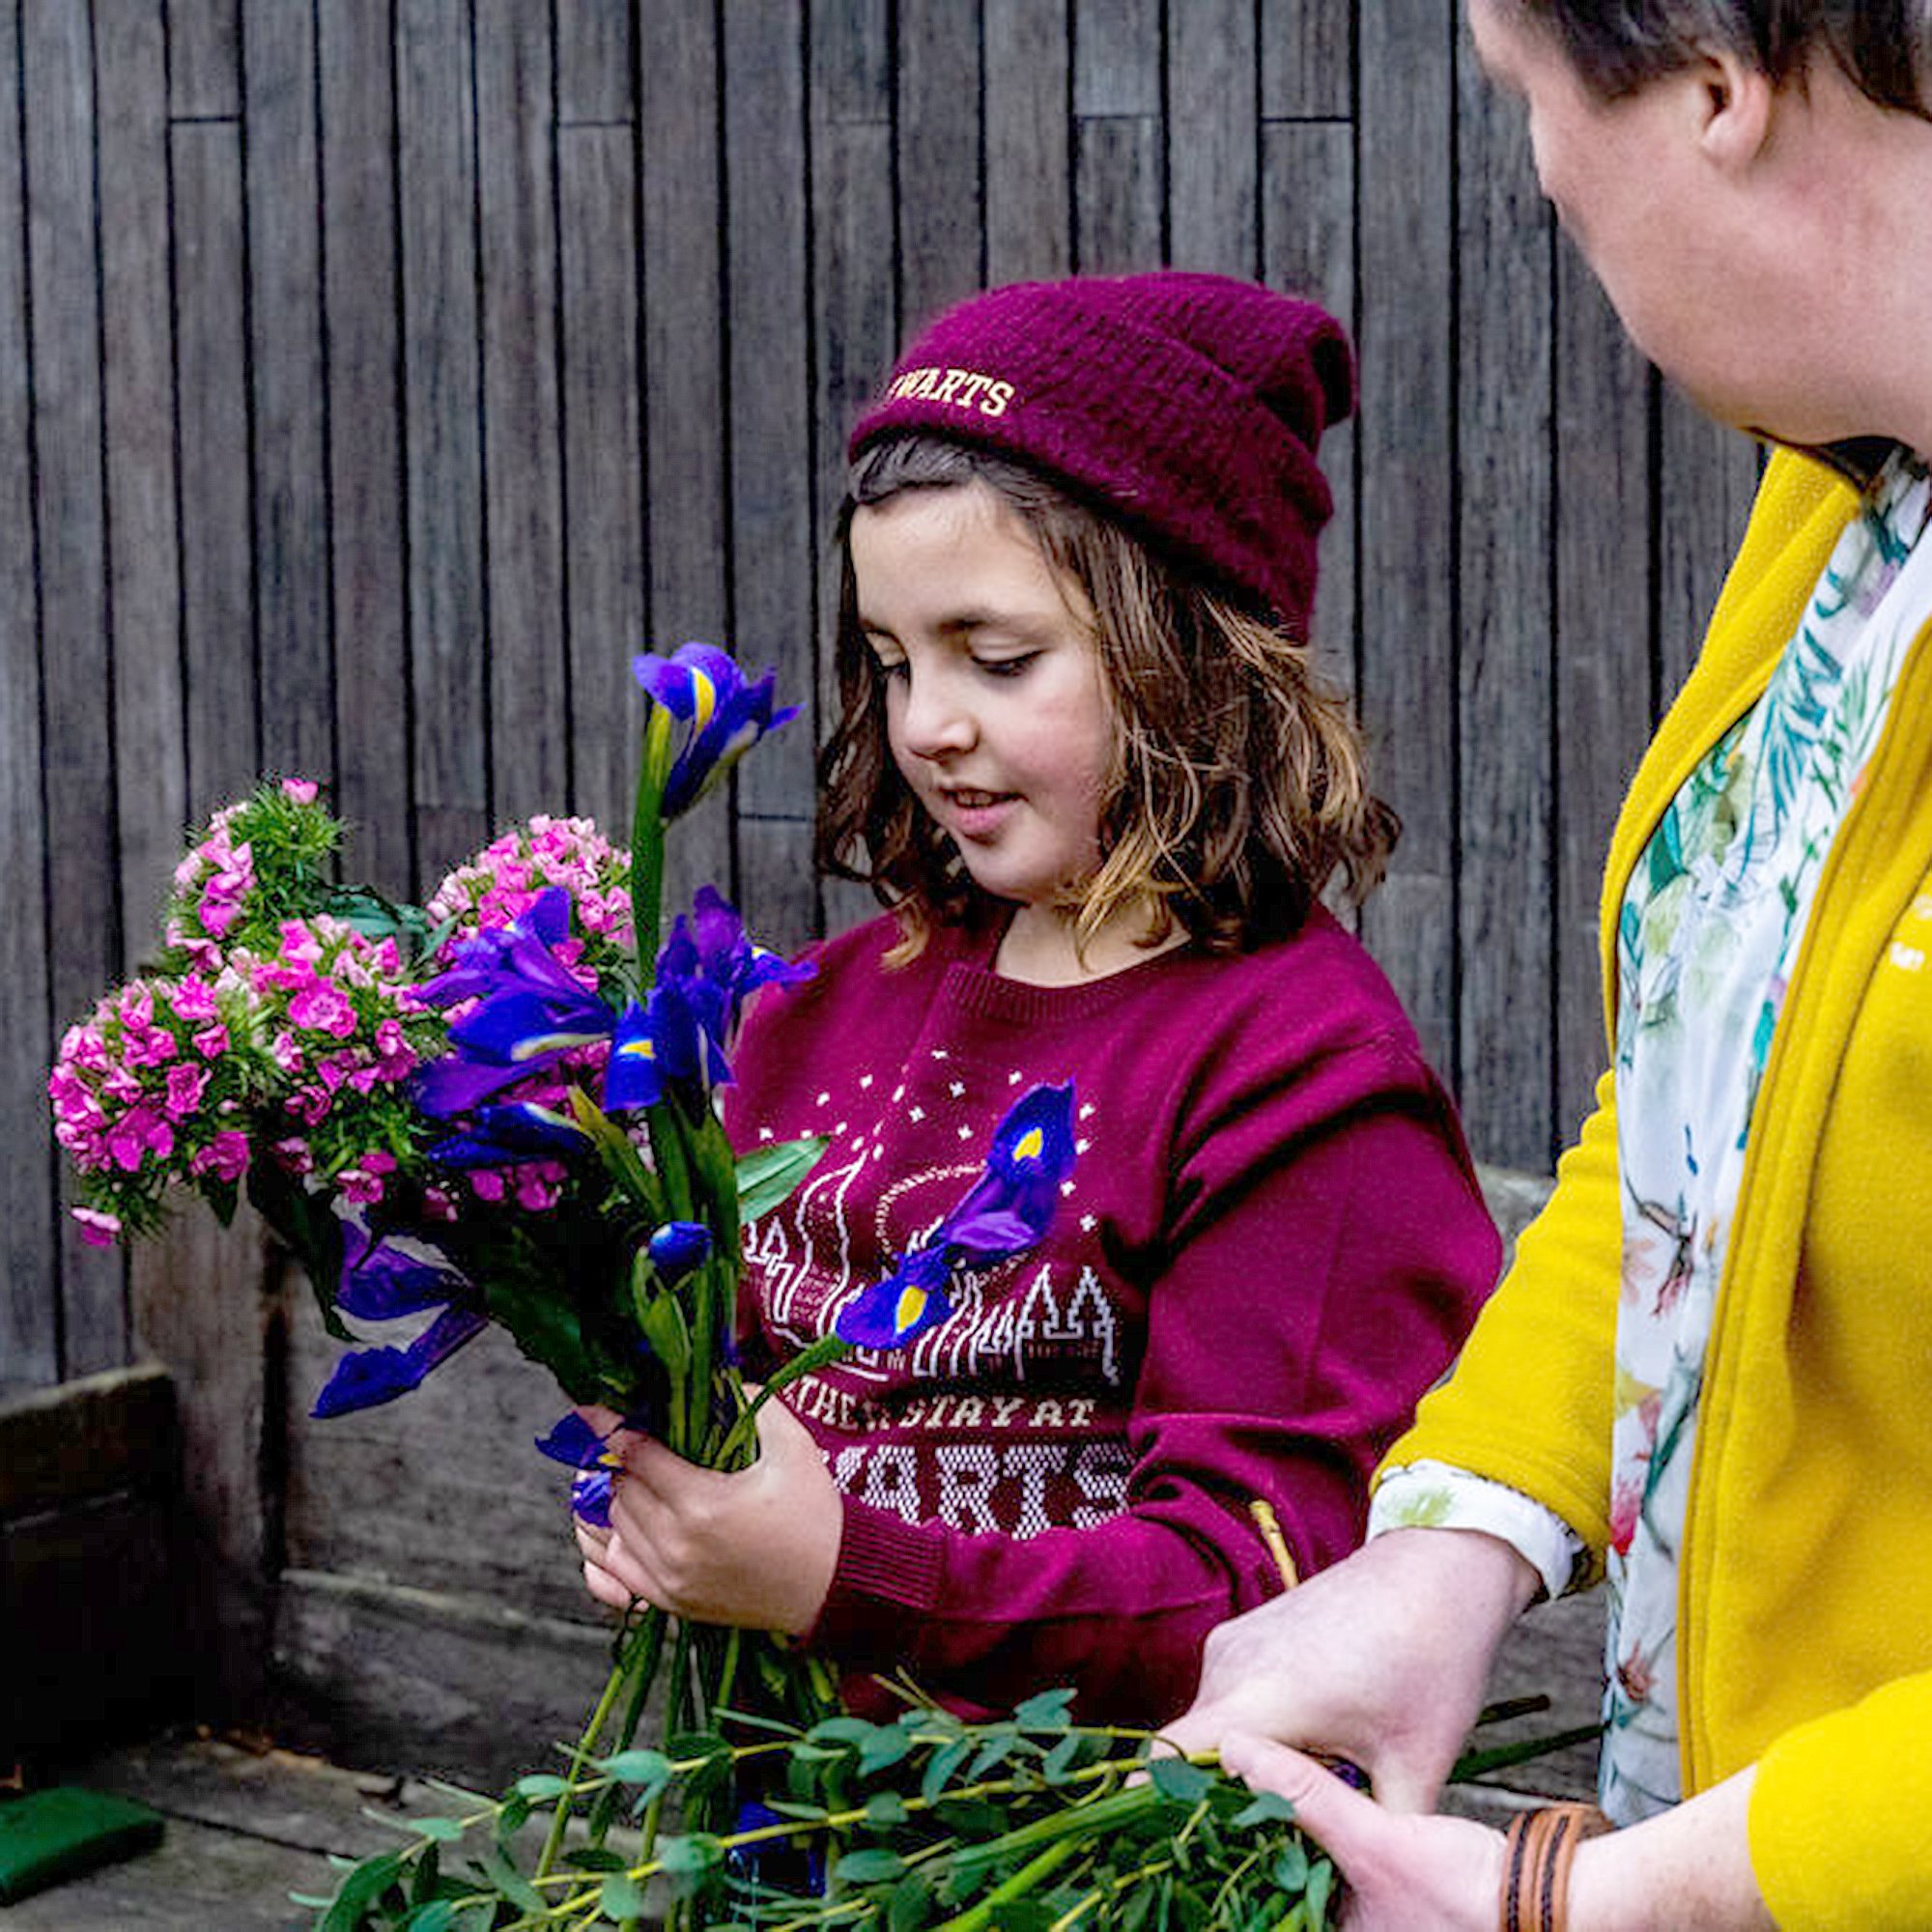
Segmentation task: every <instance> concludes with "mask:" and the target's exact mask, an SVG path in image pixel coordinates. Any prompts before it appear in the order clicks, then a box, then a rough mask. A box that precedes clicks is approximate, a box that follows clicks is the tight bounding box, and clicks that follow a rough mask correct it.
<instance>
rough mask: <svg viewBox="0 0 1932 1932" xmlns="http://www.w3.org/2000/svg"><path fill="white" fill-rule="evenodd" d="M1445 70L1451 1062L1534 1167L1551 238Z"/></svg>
mask: <svg viewBox="0 0 1932 1932" xmlns="http://www.w3.org/2000/svg"><path fill="white" fill-rule="evenodd" d="M1459 65H1460V71H1461V80H1462V98H1461V100H1460V102H1459V111H1458V115H1457V126H1458V129H1459V138H1458V156H1459V169H1460V173H1461V177H1462V179H1463V180H1464V181H1465V182H1469V183H1472V184H1476V186H1475V187H1473V188H1472V189H1471V190H1470V191H1468V192H1466V193H1465V194H1464V195H1463V198H1462V209H1461V217H1462V234H1461V238H1460V245H1459V249H1458V256H1459V261H1460V264H1461V269H1460V272H1461V275H1462V286H1463V304H1462V317H1461V324H1462V339H1461V342H1460V344H1459V353H1458V355H1457V366H1458V369H1459V371H1460V381H1459V383H1458V385H1457V409H1456V419H1457V425H1458V433H1459V445H1458V467H1459V469H1460V471H1461V475H1462V483H1463V487H1462V496H1461V502H1460V528H1459V530H1458V533H1457V534H1458V543H1459V547H1460V550H1461V559H1462V569H1461V582H1460V595H1461V600H1462V610H1461V621H1460V623H1459V624H1458V627H1457V631H1458V638H1457V641H1458V644H1459V647H1460V652H1461V666H1460V672H1459V677H1458V685H1459V689H1460V694H1461V696H1460V727H1461V740H1462V746H1461V771H1460V795H1459V797H1458V799H1457V800H1456V801H1455V821H1456V824H1457V826H1458V828H1459V833H1460V837H1459V841H1458V845H1457V876H1458V884H1459V888H1460V892H1459V907H1458V942H1457V943H1458V951H1459V952H1460V955H1461V960H1462V975H1463V985H1462V999H1461V1003H1460V1004H1461V1013H1460V1019H1461V1035H1462V1037H1461V1042H1460V1052H1459V1057H1458V1062H1457V1065H1458V1068H1459V1071H1460V1073H1461V1075H1462V1081H1461V1090H1462V1096H1463V1113H1464V1117H1465V1119H1466V1120H1467V1122H1469V1131H1470V1133H1471V1134H1472V1135H1473V1136H1474V1138H1475V1141H1476V1144H1477V1145H1478V1146H1480V1147H1481V1148H1482V1149H1483V1151H1484V1153H1485V1155H1486V1156H1488V1157H1489V1158H1492V1159H1495V1160H1499V1161H1502V1162H1505V1163H1507V1164H1509V1165H1511V1166H1516V1167H1526V1168H1531V1169H1535V1168H1540V1167H1542V1166H1544V1165H1545V1164H1547V1163H1548V1160H1549V1159H1550V1157H1551V1150H1550V1146H1549V1138H1550V1129H1549V1087H1550V1080H1551V1068H1552V1063H1553V1057H1554V1047H1553V1042H1552V1039H1551V1025H1552V1019H1553V1015H1552V1013H1551V1010H1550V1007H1549V1003H1548V983H1549V953H1550V941H1549V933H1548V928H1547V926H1546V924H1545V923H1544V922H1542V921H1540V920H1526V919H1524V917H1523V907H1524V906H1525V905H1546V904H1548V900H1549V894H1550V888H1551V879H1550V819H1551V815H1552V811H1553V807H1554V801H1553V798H1552V794H1551V787H1550V777H1551V773H1550V738H1551V715H1550V699H1551V695H1552V679H1551V656H1550V654H1551V642H1552V636H1553V632H1554V628H1555V610H1554V606H1553V600H1552V595H1551V570H1550V548H1551V542H1552V538H1553V527H1552V515H1553V510H1554V502H1553V497H1552V492H1551V488H1550V464H1549V450H1550V417H1551V402H1550V344H1549V327H1548V300H1549V289H1550V276H1551V272H1552V271H1551V232H1550V224H1549V220H1548V214H1547V212H1546V209H1545V204H1544V202H1543V198H1542V196H1541V194H1540V193H1539V191H1538V189H1537V185H1536V176H1535V170H1534V167H1533V165H1532V162H1531V158H1530V152H1529V140H1528V133H1527V129H1526V128H1525V127H1524V125H1523V117H1522V115H1521V113H1520V111H1519V109H1518V108H1517V107H1516V105H1515V103H1514V102H1512V101H1509V100H1507V99H1502V98H1501V97H1499V96H1497V95H1495V94H1494V93H1492V91H1491V90H1490V89H1489V88H1488V86H1487V84H1486V83H1484V82H1483V81H1482V80H1481V78H1480V75H1479V74H1478V72H1477V71H1476V70H1475V66H1474V63H1473V62H1472V61H1467V60H1464V61H1463V62H1461V63H1460V64H1459Z"/></svg>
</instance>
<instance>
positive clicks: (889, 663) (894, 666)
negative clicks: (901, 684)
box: [872, 658, 912, 677]
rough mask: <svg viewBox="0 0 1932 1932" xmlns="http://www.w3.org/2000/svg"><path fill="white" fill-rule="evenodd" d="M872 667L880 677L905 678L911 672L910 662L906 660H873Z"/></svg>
mask: <svg viewBox="0 0 1932 1932" xmlns="http://www.w3.org/2000/svg"><path fill="white" fill-rule="evenodd" d="M872 665H873V668H875V669H876V670H877V671H878V673H879V675H880V676H881V677H906V676H908V675H910V674H911V671H912V664H911V661H910V660H909V659H906V658H874V659H873V660H872Z"/></svg>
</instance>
